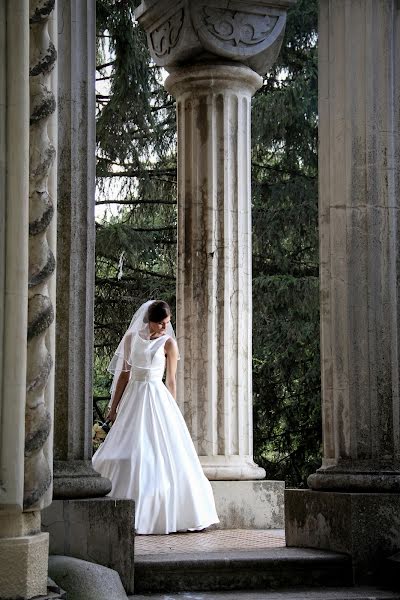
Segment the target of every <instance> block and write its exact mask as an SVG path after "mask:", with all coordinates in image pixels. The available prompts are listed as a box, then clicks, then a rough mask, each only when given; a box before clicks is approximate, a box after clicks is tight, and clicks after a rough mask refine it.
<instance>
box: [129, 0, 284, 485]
mask: <svg viewBox="0 0 400 600" xmlns="http://www.w3.org/2000/svg"><path fill="white" fill-rule="evenodd" d="M292 3H293V2H292V0H283V1H279V2H269V1H267V0H263V1H258V2H254V3H253V2H243V1H242V2H239V1H237V2H233V3H230V4H229V9H227V8H226V6H227V5H226V2H223V1H222V0H221V1H219V0H215V1H213V2H208V3H207V4H204V3H193V2H189V1H188V0H185V1H182V0H181V1H180V2H178V3H176V2H171V1H167V0H164V1H162V2H156V3H155V2H152V1H146V0H145V1H144V2H142V4H141V6H140V7H139V9H138V10H137V18H138V20H139V22H140V23H141V24H142V25H143V26H144V28H145V29H146V32H147V36H148V42H149V47H150V51H151V54H152V57H153V59H154V60H155V61H156V63H157V64H159V65H161V66H164V67H165V68H167V70H168V71H169V72H170V76H169V77H168V79H167V81H166V87H167V89H168V90H169V91H170V92H171V93H172V94H173V95H174V96H175V97H176V99H177V113H178V215H179V216H178V282H177V337H178V344H179V348H180V352H181V356H182V359H183V360H182V365H183V368H180V369H179V373H178V399H179V401H180V403H181V406H182V409H183V412H184V414H185V418H186V421H187V424H188V427H189V430H190V432H191V434H192V437H193V440H194V442H195V445H196V446H197V451H198V453H199V456H200V460H201V462H202V464H203V468H204V471H205V473H206V475H207V476H208V477H209V479H214V480H219V479H225V480H227V479H229V480H235V479H237V480H240V479H261V478H263V477H265V471H264V470H263V469H261V468H260V467H258V466H257V465H256V464H255V463H254V461H253V440H252V376H251V218H250V199H251V198H250V134H251V128H250V108H251V97H252V95H253V94H254V92H255V91H256V90H257V89H258V88H259V87H260V86H261V85H262V78H261V77H260V74H263V73H265V72H266V70H267V69H268V68H269V67H270V66H271V65H272V64H273V62H274V60H275V59H276V56H277V54H278V52H279V49H280V46H281V42H282V38H283V33H284V29H285V23H286V9H287V7H288V6H289V5H290V4H292Z"/></svg>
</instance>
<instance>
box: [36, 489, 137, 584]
mask: <svg viewBox="0 0 400 600" xmlns="http://www.w3.org/2000/svg"><path fill="white" fill-rule="evenodd" d="M42 529H43V530H44V531H47V532H48V533H49V534H50V554H57V555H65V556H72V557H74V558H80V559H82V560H87V561H89V562H95V563H98V564H99V565H103V566H104V567H109V568H110V569H113V570H114V571H117V572H118V573H119V576H120V577H121V581H122V584H123V586H124V588H125V590H126V592H127V593H130V594H133V583H134V581H133V574H134V571H133V565H134V535H135V503H134V501H133V500H115V499H114V498H96V499H89V498H86V499H71V500H54V501H53V502H52V504H51V505H50V506H49V507H48V508H46V509H44V510H43V511H42Z"/></svg>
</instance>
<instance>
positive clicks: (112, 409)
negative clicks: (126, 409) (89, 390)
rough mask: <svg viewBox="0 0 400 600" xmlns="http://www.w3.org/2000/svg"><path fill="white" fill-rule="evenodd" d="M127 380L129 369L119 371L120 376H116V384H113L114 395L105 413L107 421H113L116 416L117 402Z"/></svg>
mask: <svg viewBox="0 0 400 600" xmlns="http://www.w3.org/2000/svg"><path fill="white" fill-rule="evenodd" d="M128 381H129V371H121V373H120V376H119V377H118V381H117V385H116V386H115V391H114V397H113V400H112V403H111V406H110V409H109V411H108V413H107V417H106V418H107V421H113V422H114V421H115V419H116V418H117V408H118V404H119V402H120V400H121V398H122V394H123V393H124V390H125V388H126V386H127V384H128Z"/></svg>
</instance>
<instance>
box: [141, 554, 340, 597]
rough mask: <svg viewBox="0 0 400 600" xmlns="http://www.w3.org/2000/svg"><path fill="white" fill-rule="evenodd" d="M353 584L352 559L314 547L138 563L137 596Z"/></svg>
mask: <svg viewBox="0 0 400 600" xmlns="http://www.w3.org/2000/svg"><path fill="white" fill-rule="evenodd" d="M351 582H352V569H351V561H350V559H349V557H347V556H344V555H342V554H334V553H329V552H321V551H318V550H308V549H297V548H267V549H265V550H255V551H252V550H250V551H249V550H246V551H241V550H230V551H225V552H223V551H220V552H210V553H208V552H199V553H191V554H182V553H179V554H175V553H171V554H158V555H146V556H141V557H138V558H137V559H136V561H135V592H136V594H139V593H141V594H143V593H153V594H154V593H156V592H158V593H160V592H164V593H167V592H168V593H170V592H190V591H210V592H211V591H214V590H218V591H223V590H229V591H232V590H266V589H275V590H276V589H281V588H288V587H294V586H301V587H315V586H334V585H336V586H349V585H351Z"/></svg>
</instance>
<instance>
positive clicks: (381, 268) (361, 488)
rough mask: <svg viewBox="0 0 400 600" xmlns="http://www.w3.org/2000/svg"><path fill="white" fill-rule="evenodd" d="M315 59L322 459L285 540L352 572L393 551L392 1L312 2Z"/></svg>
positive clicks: (398, 470)
mask: <svg viewBox="0 0 400 600" xmlns="http://www.w3.org/2000/svg"><path fill="white" fill-rule="evenodd" d="M319 60H320V73H319V90H320V91H319V111H320V254H321V356H322V395H323V437H324V459H323V464H322V467H321V468H320V469H319V470H318V471H317V472H316V473H315V474H313V475H312V476H311V477H310V478H309V485H310V487H311V488H312V490H315V491H308V492H300V491H297V492H287V497H286V499H287V502H286V504H287V515H286V519H287V540H288V543H289V545H306V546H313V547H324V548H329V549H334V550H340V551H345V552H349V553H350V554H352V555H353V560H354V564H355V572H356V576H357V577H359V578H362V577H365V576H367V574H368V573H369V572H370V571H371V570H373V568H374V567H375V566H376V564H377V561H378V559H381V558H382V557H384V556H385V555H386V556H387V555H388V554H390V553H392V552H395V551H398V550H400V521H399V517H398V515H399V510H400V494H399V492H400V422H399V413H400V404H399V331H400V330H399V297H400V293H399V292H400V289H399V281H400V277H399V273H400V260H399V250H400V248H399V220H398V213H399V190H400V161H399V159H400V139H399V129H400V110H399V97H400V7H399V3H398V2H396V1H394V0H362V1H361V0H321V2H320V32H319ZM333 492H334V493H333ZM371 492H373V493H374V494H371ZM389 524H390V525H389Z"/></svg>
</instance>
